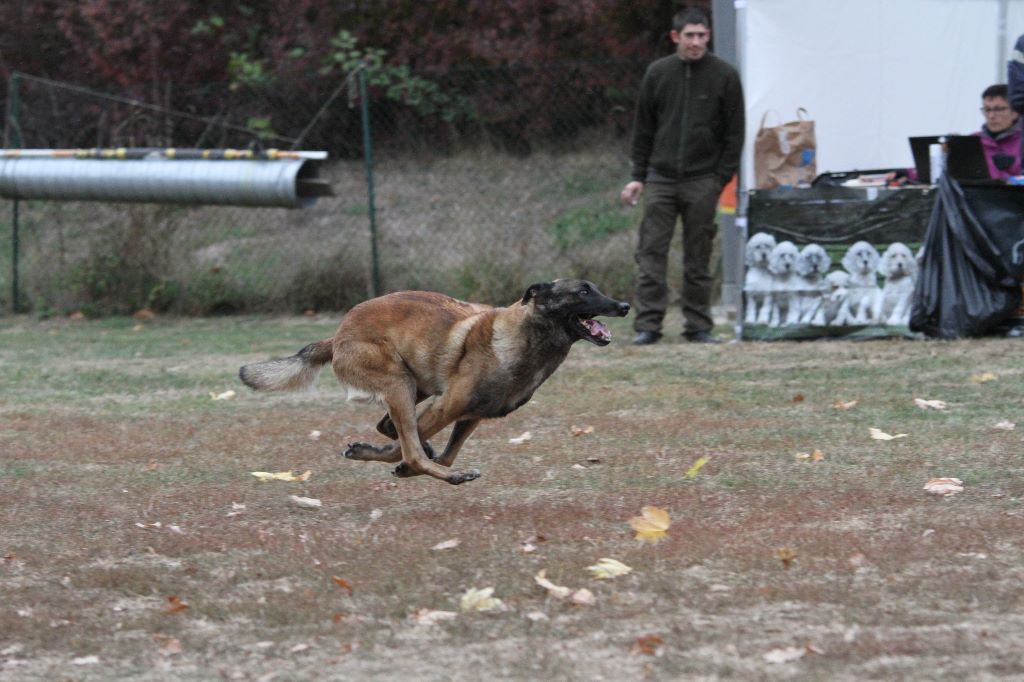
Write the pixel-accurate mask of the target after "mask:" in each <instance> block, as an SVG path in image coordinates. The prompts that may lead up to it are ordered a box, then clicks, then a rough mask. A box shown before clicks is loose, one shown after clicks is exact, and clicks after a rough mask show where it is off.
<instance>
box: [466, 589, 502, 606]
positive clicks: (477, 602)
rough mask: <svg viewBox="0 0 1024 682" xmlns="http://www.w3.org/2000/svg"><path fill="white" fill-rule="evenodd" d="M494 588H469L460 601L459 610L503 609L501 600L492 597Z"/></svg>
mask: <svg viewBox="0 0 1024 682" xmlns="http://www.w3.org/2000/svg"><path fill="white" fill-rule="evenodd" d="M493 594H494V588H493V587H485V588H484V589H482V590H478V589H476V588H472V587H471V588H469V589H468V590H466V593H465V594H464V595H462V598H461V599H460V600H459V608H460V609H462V610H463V611H494V610H496V609H500V608H501V600H500V599H498V598H497V597H492V596H491V595H493Z"/></svg>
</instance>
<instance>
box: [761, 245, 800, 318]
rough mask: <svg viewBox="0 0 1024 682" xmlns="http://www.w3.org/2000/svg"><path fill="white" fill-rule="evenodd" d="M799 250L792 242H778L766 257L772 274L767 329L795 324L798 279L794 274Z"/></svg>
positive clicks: (798, 312)
mask: <svg viewBox="0 0 1024 682" xmlns="http://www.w3.org/2000/svg"><path fill="white" fill-rule="evenodd" d="M799 257H800V250H799V249H797V248H796V245H794V244H793V242H790V241H785V242H779V243H778V244H776V245H775V248H774V249H772V252H771V254H770V255H769V256H768V270H769V272H771V273H772V300H771V306H772V310H771V316H770V317H769V319H768V326H769V327H781V326H785V325H791V324H797V323H798V322H799V321H800V317H799V314H800V311H799V310H798V309H797V305H798V300H797V299H798V297H799V291H800V278H799V276H798V275H797V274H796V261H797V258H799Z"/></svg>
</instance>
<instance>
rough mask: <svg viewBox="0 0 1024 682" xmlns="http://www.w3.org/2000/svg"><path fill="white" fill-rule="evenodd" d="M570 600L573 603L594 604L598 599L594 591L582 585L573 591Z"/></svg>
mask: <svg viewBox="0 0 1024 682" xmlns="http://www.w3.org/2000/svg"><path fill="white" fill-rule="evenodd" d="M569 601H571V602H572V603H573V604H579V605H580V606H592V605H593V604H594V603H595V602H596V601H597V599H596V598H595V597H594V593H593V592H591V591H590V590H588V589H587V588H585V587H581V588H580V589H578V590H576V591H575V592H573V593H572V596H571V597H569Z"/></svg>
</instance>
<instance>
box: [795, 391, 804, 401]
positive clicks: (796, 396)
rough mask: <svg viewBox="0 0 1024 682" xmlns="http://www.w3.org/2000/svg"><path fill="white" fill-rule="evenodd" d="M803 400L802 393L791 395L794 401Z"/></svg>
mask: <svg viewBox="0 0 1024 682" xmlns="http://www.w3.org/2000/svg"><path fill="white" fill-rule="evenodd" d="M803 401H804V394H803V393H797V394H796V395H794V396H793V402H794V403H802V402H803Z"/></svg>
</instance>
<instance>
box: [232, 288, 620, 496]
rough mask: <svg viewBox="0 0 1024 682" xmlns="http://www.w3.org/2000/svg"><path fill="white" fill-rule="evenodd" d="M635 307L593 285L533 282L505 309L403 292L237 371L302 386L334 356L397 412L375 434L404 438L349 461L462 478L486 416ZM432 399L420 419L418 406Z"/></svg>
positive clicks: (264, 386) (358, 385)
mask: <svg viewBox="0 0 1024 682" xmlns="http://www.w3.org/2000/svg"><path fill="white" fill-rule="evenodd" d="M628 311H629V305H628V304H626V303H622V302H619V301H615V300H614V299H611V298H608V297H607V296H604V295H603V294H601V292H600V291H598V290H597V287H596V286H594V285H593V284H592V283H590V282H586V281H583V280H556V281H555V282H551V283H544V284H535V285H533V286H531V287H530V288H529V289H528V290H527V292H526V294H524V296H523V298H522V300H521V301H518V302H516V303H514V304H512V305H510V306H508V307H505V308H491V307H489V306H484V305H480V304H475V303H467V302H465V301H459V300H456V299H453V298H450V297H448V296H444V295H443V294H438V293H432V292H423V291H405V292H398V293H394V294H389V295H386V296H381V297H379V298H375V299H372V300H369V301H366V302H364V303H361V304H359V305H357V306H355V307H354V308H352V310H350V311H349V313H348V314H347V315H345V318H344V319H343V320H342V322H341V325H340V326H339V327H338V331H337V332H336V333H335V335H334V337H333V339H325V340H323V341H319V342H316V343H312V344H310V345H308V346H306V347H305V348H303V349H302V350H300V351H299V352H298V353H297V354H295V355H293V356H291V357H288V358H280V359H274V360H268V361H266V362H259V363H255V364H251V365H246V366H244V367H242V368H241V370H240V371H239V376H240V378H241V380H242V381H243V382H244V383H245V384H246V385H247V386H249V387H251V388H253V389H256V390H298V389H302V388H308V387H309V386H311V385H312V384H313V382H314V381H315V380H316V377H317V374H318V373H319V371H320V369H322V368H323V366H324V365H326V364H327V363H328V362H330V363H331V364H332V366H333V368H334V373H335V375H336V376H337V377H338V380H339V381H340V382H341V384H342V385H343V386H344V387H345V388H346V390H347V397H348V399H349V400H356V401H367V402H376V403H380V404H382V405H384V406H385V407H387V411H388V413H387V415H385V417H384V418H383V419H381V421H380V423H379V424H378V426H377V429H378V430H379V431H380V432H381V433H383V434H384V435H386V436H388V437H390V438H392V439H396V440H397V443H391V444H388V445H385V446H383V447H377V446H374V445H370V444H368V443H352V444H350V445H349V447H348V449H347V450H346V451H345V456H346V457H348V458H349V459H356V460H370V461H383V462H401V464H399V465H398V467H397V468H396V469H395V474H396V475H398V476H414V475H418V474H428V475H430V476H434V477H435V478H439V479H442V480H444V481H448V482H449V483H453V484H459V483H463V482H465V481H471V480H473V479H475V478H477V477H478V476H479V475H480V473H479V472H478V471H477V470H475V469H470V470H466V471H452V470H451V468H450V467H451V465H452V463H453V462H454V460H455V457H456V455H457V454H458V452H459V449H460V448H461V447H462V444H463V443H464V442H465V441H466V439H467V438H468V437H469V435H470V434H471V433H472V432H473V430H474V429H475V428H476V426H477V425H478V424H479V423H480V420H481V419H488V418H494V417H502V416H504V415H506V414H508V413H509V412H512V411H513V410H515V409H516V408H518V407H519V406H520V405H522V404H523V403H525V402H526V401H528V400H529V399H530V397H531V396H532V395H533V393H534V391H536V390H537V388H538V387H539V386H540V385H541V384H542V383H544V381H545V380H546V379H547V378H548V377H549V376H551V374H552V372H554V371H555V369H557V368H558V366H559V365H560V364H561V363H562V361H563V360H564V359H565V357H566V356H567V355H568V353H569V349H570V347H571V346H572V344H573V343H575V342H576V341H577V340H579V339H581V338H584V339H586V340H589V341H591V342H593V343H595V344H597V345H606V344H607V343H608V341H609V340H610V335H609V334H608V332H607V329H606V328H605V327H604V326H603V325H601V324H600V323H597V322H596V321H594V320H592V319H590V318H592V317H593V316H594V315H614V316H624V315H626V314H627V312H628ZM432 396H433V397H434V400H433V401H432V402H431V403H430V404H429V405H428V406H427V407H426V409H424V410H422V411H421V413H420V414H419V415H418V416H417V414H416V404H417V403H419V402H422V401H424V400H426V399H427V398H429V397H432ZM449 424H454V425H455V426H454V427H453V429H452V433H451V436H450V437H449V440H448V444H447V446H446V447H445V450H444V452H443V453H441V455H440V456H436V457H435V456H434V454H433V449H432V448H431V447H430V445H429V443H428V440H429V439H430V438H431V437H433V436H434V435H436V434H437V433H438V432H440V431H441V430H442V429H444V428H445V427H446V426H448V425H449Z"/></svg>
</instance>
